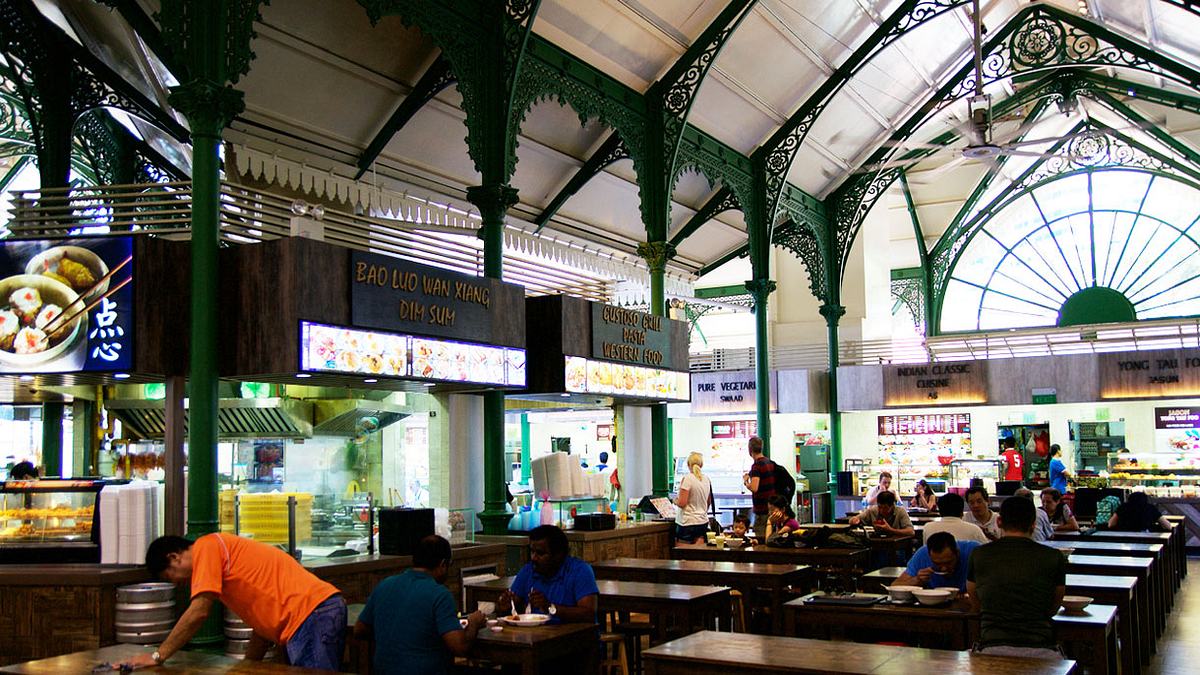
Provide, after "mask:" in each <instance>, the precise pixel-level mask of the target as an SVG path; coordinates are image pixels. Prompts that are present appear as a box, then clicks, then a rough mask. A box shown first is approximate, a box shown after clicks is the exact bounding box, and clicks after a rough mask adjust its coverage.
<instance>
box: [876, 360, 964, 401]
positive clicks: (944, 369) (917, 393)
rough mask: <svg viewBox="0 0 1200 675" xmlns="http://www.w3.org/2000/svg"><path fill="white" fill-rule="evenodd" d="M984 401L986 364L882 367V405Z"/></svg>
mask: <svg viewBox="0 0 1200 675" xmlns="http://www.w3.org/2000/svg"><path fill="white" fill-rule="evenodd" d="M986 402H987V361H956V362H946V363H915V364H905V365H893V366H884V368H883V404H884V405H885V406H888V407H894V406H923V405H952V404H953V405H962V404H968V403H986Z"/></svg>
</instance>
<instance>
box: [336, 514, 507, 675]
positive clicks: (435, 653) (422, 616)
mask: <svg viewBox="0 0 1200 675" xmlns="http://www.w3.org/2000/svg"><path fill="white" fill-rule="evenodd" d="M450 557H451V552H450V542H448V541H446V540H445V539H443V538H441V537H439V536H437V535H436V534H431V535H429V536H428V537H425V538H424V539H422V540H421V541H420V542H419V543H418V544H417V548H416V550H415V551H414V552H413V567H412V568H411V569H408V570H405V571H404V573H402V574H398V575H396V576H391V577H388V578H387V579H384V580H383V582H381V583H380V584H379V585H378V586H376V587H375V590H374V591H372V592H371V597H370V598H368V599H367V606H366V607H364V608H363V611H362V613H361V614H359V617H358V622H357V623H355V624H354V636H355V637H357V638H358V639H360V640H371V639H373V640H374V641H375V657H374V659H373V660H372V667H373V670H372V672H374V673H406V674H411V675H445V674H446V673H448V672H450V666H451V664H452V662H453V657H455V656H466V655H467V652H468V650H470V648H471V643H472V642H474V641H475V635H476V634H477V633H478V632H479V628H480V627H481V626H483V625H484V623H485V620H484V616H483V613H482V612H475V613H473V614H471V615H470V616H468V617H467V625H466V627H465V628H464V627H463V625H462V623H461V622H459V619H458V614H457V610H456V608H455V604H454V595H453V594H452V593H451V592H450V589H448V588H446V587H445V586H443V585H442V584H444V583H445V581H446V577H447V575H448V574H449V572H450Z"/></svg>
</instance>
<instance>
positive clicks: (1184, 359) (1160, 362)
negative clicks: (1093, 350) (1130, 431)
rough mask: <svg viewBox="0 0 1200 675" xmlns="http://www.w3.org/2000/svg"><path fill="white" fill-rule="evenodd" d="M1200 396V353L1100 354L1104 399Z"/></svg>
mask: <svg viewBox="0 0 1200 675" xmlns="http://www.w3.org/2000/svg"><path fill="white" fill-rule="evenodd" d="M1196 395H1200V350H1197V349H1156V350H1148V351H1141V352H1120V353H1109V354H1101V355H1100V397H1101V398H1167V397H1174V396H1196Z"/></svg>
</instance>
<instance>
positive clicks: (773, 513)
mask: <svg viewBox="0 0 1200 675" xmlns="http://www.w3.org/2000/svg"><path fill="white" fill-rule="evenodd" d="M799 529H800V523H799V521H797V520H796V513H795V512H794V511H792V505H791V504H788V500H787V497H784V496H783V495H775V496H774V497H771V498H770V499H768V500H767V539H770V538H771V537H773V536H775V535H777V534H778V535H782V534H787V533H789V532H795V531H796V530H799Z"/></svg>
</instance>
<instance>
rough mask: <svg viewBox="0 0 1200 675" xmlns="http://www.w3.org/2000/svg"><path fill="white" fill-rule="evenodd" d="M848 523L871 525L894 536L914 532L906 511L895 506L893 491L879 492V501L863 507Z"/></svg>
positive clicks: (878, 530)
mask: <svg viewBox="0 0 1200 675" xmlns="http://www.w3.org/2000/svg"><path fill="white" fill-rule="evenodd" d="M850 524H851V525H859V524H862V525H872V526H874V527H875V531H876V532H878V533H881V534H888V535H894V536H905V535H911V534H912V533H913V532H915V530H914V529H913V524H912V520H910V519H909V517H908V512H907V511H905V510H904V509H903V508H902V507H899V506H896V493H894V492H880V493H879V501H878V502H877V503H876V504H875V506H868V507H867V508H865V509H863V510H862V511H861V512H859V514H858V515H857V516H854V517H852V518H851V519H850Z"/></svg>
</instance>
